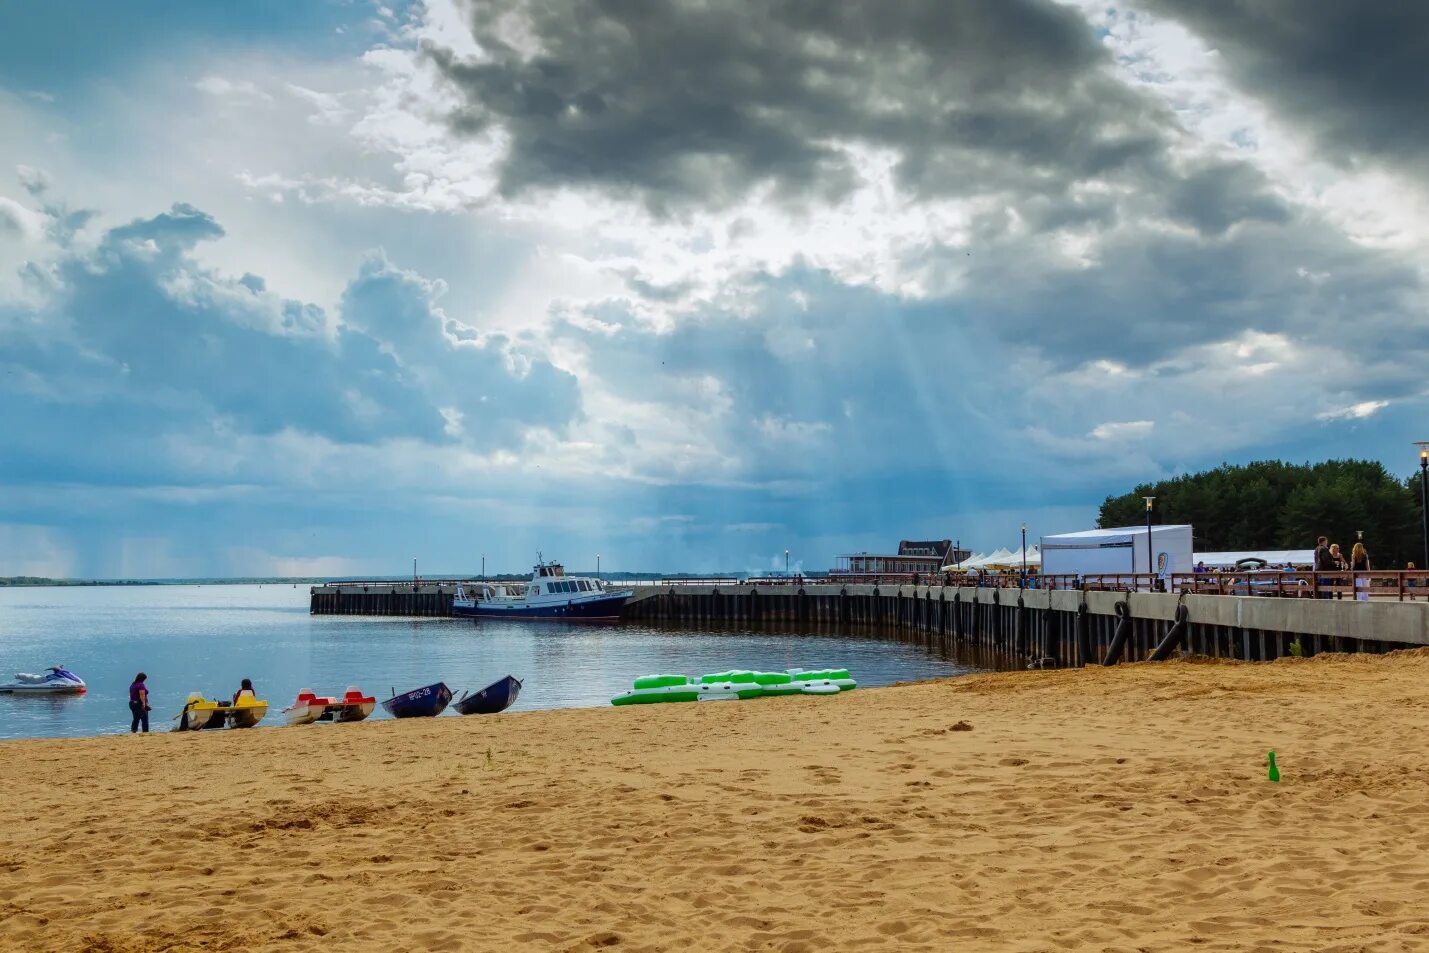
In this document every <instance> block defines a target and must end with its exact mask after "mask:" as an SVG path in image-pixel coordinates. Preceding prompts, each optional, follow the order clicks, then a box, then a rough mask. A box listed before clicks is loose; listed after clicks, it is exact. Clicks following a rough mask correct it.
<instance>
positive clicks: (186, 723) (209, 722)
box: [174, 692, 268, 731]
mask: <svg viewBox="0 0 1429 953" xmlns="http://www.w3.org/2000/svg"><path fill="white" fill-rule="evenodd" d="M266 714H268V703H267V702H265V701H263V700H262V699H261V698H255V697H254V696H252V695H247V694H245V695H239V696H238V699H237V700H236V701H234V702H232V703H231V704H230V703H228V702H218V701H209V700H208V699H206V698H204V697H203V695H202V694H201V693H199V692H194V693H192V694H191V695H189V697H188V698H187V699H186V700H185V701H184V707H183V710H182V711H180V712H179V713H178V714H177V715H175V716H174V717H175V718H176V719H177V720H178V722H179V726H178V727H177V728H175V729H174V730H175V731H200V730H203V731H211V730H213V729H215V728H252V727H253V726H254V725H256V724H258V722H260V721H262V720H263V716H264V715H266Z"/></svg>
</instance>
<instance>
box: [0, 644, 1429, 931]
mask: <svg viewBox="0 0 1429 953" xmlns="http://www.w3.org/2000/svg"><path fill="white" fill-rule="evenodd" d="M1426 682H1429V650H1415V651H1409V652H1400V653H1394V654H1391V655H1387V656H1368V655H1347V656H1334V655H1322V656H1319V657H1316V658H1313V659H1282V660H1280V661H1278V662H1274V663H1259V664H1250V663H1232V662H1212V661H1208V660H1204V661H1203V660H1192V661H1187V662H1171V663H1162V664H1137V665H1125V666H1119V667H1115V668H1110V669H1102V668H1090V669H1081V670H1069V671H1049V672H1017V673H1003V674H988V675H974V676H963V677H958V678H953V679H947V680H942V681H938V682H929V683H920V684H915V685H906V686H899V687H895V688H889V689H872V690H865V689H860V690H858V691H855V692H852V693H846V694H844V695H842V696H839V697H836V698H789V699H775V700H767V701H766V700H761V701H753V702H739V703H729V704H720V705H707V704H689V705H659V706H637V707H633V708H626V709H616V708H602V709H577V710H558V711H537V712H521V713H508V714H506V715H501V716H496V717H490V718H480V717H469V718H454V717H449V718H442V719H437V720H427V721H406V722H373V723H366V724H359V725H317V726H308V727H304V728H279V729H259V730H255V731H248V732H223V733H200V734H196V735H184V734H154V735H150V736H148V737H142V736H141V737H132V736H121V737H104V738H87V739H67V740H34V741H11V742H4V743H0V775H3V777H4V779H5V797H4V801H3V804H0V949H24V950H55V951H59V950H65V951H73V950H88V951H124V953H137V951H180V950H185V951H186V950H230V949H231V950H240V949H241V950H247V951H260V950H292V951H326V950H330V949H334V948H354V947H355V948H361V949H393V950H395V949H427V950H496V949H535V950H594V949H614V950H632V951H633V950H688V949H701V950H732V951H754V950H777V951H789V953H794V951H817V950H830V949H849V950H854V949H859V950H862V949H873V950H880V949H886V950H893V949H900V950H901V949H909V948H914V949H931V950H945V949H953V948H960V949H977V950H981V949H988V950H1026V951H1034V950H1127V951H1133V950H1158V951H1159V950H1184V949H1188V948H1196V949H1202V950H1262V949H1263V950H1272V949H1285V950H1312V949H1316V950H1318V949H1323V950H1399V949H1407V948H1411V947H1415V946H1417V945H1419V944H1421V943H1425V942H1429V911H1425V910H1424V909H1423V906H1422V898H1423V897H1424V896H1425V895H1426V890H1429V860H1426V856H1429V855H1426V847H1429V802H1426V798H1425V792H1426V790H1429V754H1426V753H1425V750H1424V746H1423V744H1422V740H1423V738H1424V737H1425V736H1426V731H1429V699H1426V692H1425V685H1426ZM1272 748H1273V749H1275V750H1276V752H1277V754H1278V761H1279V766H1280V769H1281V771H1282V774H1283V780H1282V782H1281V783H1279V784H1274V783H1271V782H1270V781H1268V780H1267V778H1266V763H1265V755H1266V752H1267V751H1268V750H1269V749H1272Z"/></svg>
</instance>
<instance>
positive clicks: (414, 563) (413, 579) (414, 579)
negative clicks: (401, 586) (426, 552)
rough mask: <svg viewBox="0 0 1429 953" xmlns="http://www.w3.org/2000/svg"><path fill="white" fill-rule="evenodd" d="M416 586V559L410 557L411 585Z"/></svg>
mask: <svg viewBox="0 0 1429 953" xmlns="http://www.w3.org/2000/svg"><path fill="white" fill-rule="evenodd" d="M416 584H417V557H416V556H413V557H412V585H414V586H415V585H416Z"/></svg>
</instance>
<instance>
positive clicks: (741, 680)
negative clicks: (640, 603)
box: [610, 668, 858, 705]
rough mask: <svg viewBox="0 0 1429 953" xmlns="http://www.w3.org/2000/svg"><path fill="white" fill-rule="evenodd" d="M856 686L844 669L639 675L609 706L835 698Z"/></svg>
mask: <svg viewBox="0 0 1429 953" xmlns="http://www.w3.org/2000/svg"><path fill="white" fill-rule="evenodd" d="M857 687H858V682H856V681H854V680H853V677H852V676H850V675H849V673H848V669H845V668H824V669H812V670H807V671H806V670H804V669H799V668H791V669H789V671H787V672H750V671H744V670H735V671H729V672H715V673H714V674H712V675H701V676H699V677H698V678H690V677H689V676H687V675H642V676H641V677H639V678H637V679H636V680H635V684H634V685H632V686H631V688H630V691H628V692H621V693H620V694H619V695H616V696H615V697H614V698H612V699H611V700H610V703H611V704H612V705H655V704H663V703H666V702H713V701H739V700H740V699H744V698H773V697H777V696H780V695H837V694H838V693H839V692H846V691H850V690H852V689H854V688H857Z"/></svg>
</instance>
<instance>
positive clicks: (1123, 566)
mask: <svg viewBox="0 0 1429 953" xmlns="http://www.w3.org/2000/svg"><path fill="white" fill-rule="evenodd" d="M1149 549H1150V550H1151V554H1152V557H1153V558H1152V559H1151V561H1150V562H1149V563H1148V560H1147V556H1148V552H1147V550H1148V545H1147V532H1146V527H1145V526H1119V527H1113V528H1109V529H1089V530H1083V531H1082V532H1080V533H1062V534H1060V535H1057V536H1043V537H1042V574H1043V575H1046V576H1058V575H1070V574H1076V575H1082V576H1085V575H1087V574H1093V575H1095V574H1098V573H1130V572H1158V573H1159V572H1163V571H1164V572H1168V573H1176V572H1190V571H1191V569H1192V568H1193V567H1194V566H1195V561H1194V560H1193V559H1192V558H1191V527H1190V525H1189V524H1177V525H1165V526H1152V527H1151V539H1150V546H1149Z"/></svg>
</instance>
